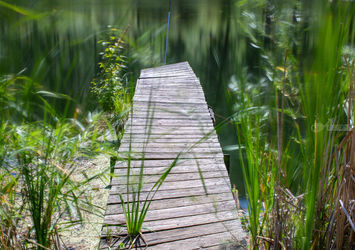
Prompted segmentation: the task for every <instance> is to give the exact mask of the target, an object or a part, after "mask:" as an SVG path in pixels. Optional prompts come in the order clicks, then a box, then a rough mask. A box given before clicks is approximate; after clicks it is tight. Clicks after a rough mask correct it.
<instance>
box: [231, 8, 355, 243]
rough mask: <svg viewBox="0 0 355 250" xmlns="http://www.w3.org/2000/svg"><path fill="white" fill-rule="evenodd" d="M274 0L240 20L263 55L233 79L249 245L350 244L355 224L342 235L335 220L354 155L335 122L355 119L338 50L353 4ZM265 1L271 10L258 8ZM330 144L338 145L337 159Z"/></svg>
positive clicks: (348, 75)
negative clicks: (311, 8) (255, 69)
mask: <svg viewBox="0 0 355 250" xmlns="http://www.w3.org/2000/svg"><path fill="white" fill-rule="evenodd" d="M239 4H242V3H241V2H239ZM243 4H245V5H247V4H248V3H247V2H244V3H243ZM274 4H275V5H274ZM274 4H272V3H271V2H265V3H264V4H261V5H259V6H258V7H256V8H255V6H253V7H250V8H249V9H251V10H252V11H253V12H249V13H247V14H245V15H244V17H243V18H244V20H239V21H240V22H241V23H243V24H244V26H243V27H244V28H245V33H246V34H247V35H248V36H250V40H251V41H252V44H251V46H252V47H253V48H255V49H256V50H257V51H258V54H259V55H260V57H261V58H262V60H261V62H260V75H259V76H257V77H255V74H254V78H253V79H249V77H248V76H249V74H248V72H247V71H248V69H245V71H246V72H245V71H242V72H240V73H239V76H238V80H235V79H234V80H233V81H232V82H231V89H232V90H233V92H234V94H235V96H236V98H235V99H236V106H235V108H236V110H237V111H238V112H237V113H236V115H235V119H236V121H237V123H236V126H237V130H238V139H239V144H240V145H239V147H238V148H239V155H240V156H239V158H240V160H241V164H242V166H243V174H244V181H245V185H246V190H247V197H248V208H249V211H248V212H249V230H250V233H251V236H252V242H251V247H252V248H257V247H260V244H262V245H263V247H270V246H271V245H272V246H273V247H274V248H280V247H286V248H297V249H301V248H302V249H310V248H320V249H322V248H329V247H330V246H331V245H337V246H338V247H339V246H344V245H346V244H349V242H350V241H351V240H350V238H349V237H348V236H349V235H350V234H351V233H352V232H350V231H351V230H349V231H347V232H348V233H347V234H346V235H344V232H345V231H346V229H345V227H346V226H345V225H346V223H345V221H344V220H340V221H337V222H334V218H335V217H334V216H335V214H334V213H335V212H334V211H338V209H339V208H338V205H337V204H338V201H339V199H340V197H341V195H340V194H342V193H343V192H344V191H343V190H342V188H341V185H340V183H339V182H341V181H340V180H341V176H342V175H344V174H345V172H343V170H341V168H342V166H341V165H342V163H341V162H346V161H347V162H348V163H347V164H352V163H351V162H350V161H349V159H350V158H348V157H349V156H348V153H346V152H348V151H347V150H350V149H349V148H348V149H346V148H345V147H344V144H343V143H344V142H343V141H347V142H348V143H350V141H351V140H350V139H349V134H348V133H347V134H346V133H344V131H339V130H336V129H335V130H334V129H332V128H334V127H332V126H333V125H334V124H337V123H341V122H343V121H345V120H348V122H347V124H348V125H346V126H347V127H351V126H350V125H349V124H350V123H351V122H350V120H351V116H350V115H349V114H350V113H351V111H346V112H345V111H344V110H346V107H350V106H351V105H353V104H352V103H351V101H350V100H351V96H352V94H351V93H352V89H353V87H352V85H353V78H352V70H353V69H352V67H353V64H352V65H351V66H350V63H349V62H347V56H346V57H345V60H342V58H343V57H344V51H347V50H344V48H348V47H346V44H347V43H348V41H349V37H348V36H349V34H351V23H352V18H351V17H352V16H353V11H354V9H353V7H350V6H349V5H348V4H346V3H334V4H330V3H328V4H327V5H325V6H322V8H321V9H318V10H317V14H318V17H317V18H314V16H312V15H311V14H312V13H313V12H311V13H307V12H306V11H305V9H304V8H307V7H308V6H307V4H300V3H291V5H290V4H285V5H286V6H283V4H281V3H274ZM292 4H293V5H292ZM315 6H316V4H315ZM260 11H263V12H264V13H266V18H265V20H257V19H255V18H254V17H255V16H258V15H256V14H255V13H257V12H260ZM299 20H301V21H299ZM248 23H249V24H250V23H253V25H249V26H246V25H245V24H248ZM309 30H311V31H312V33H311V34H309V33H307V32H308V31H309ZM302 35H303V36H310V37H311V38H312V39H310V40H307V39H302V38H303V37H302ZM307 38H308V37H307ZM309 41H311V42H309ZM308 53H309V54H308ZM350 54H351V53H350ZM252 81H254V82H258V84H257V85H255V84H254V83H252ZM270 90H273V92H271V91H270ZM349 90H350V92H349ZM347 97H348V99H347ZM349 98H350V99H349ZM344 103H346V104H347V106H344ZM351 109H352V108H349V110H351ZM346 115H347V117H346ZM326 124H328V125H329V126H327V125H326ZM353 139H354V138H353ZM347 145H350V144H347ZM334 150H339V156H338V157H336V159H335V158H334ZM351 150H352V149H351ZM341 157H343V158H342V159H341V160H340V158H341ZM346 159H347V160H346ZM351 167H353V166H352V165H351ZM344 171H345V170H344ZM352 185H353V184H352ZM336 193H339V195H338V197H335V195H334V194H336ZM350 196H351V197H354V195H353V193H351V194H349V193H348V194H347V195H345V197H350ZM342 199H348V198H344V197H343V198H342ZM261 203H262V204H263V207H262V206H261ZM349 206H350V205H349V203H348V209H350V208H349ZM338 213H339V214H341V213H342V212H341V211H338V212H336V214H338ZM332 218H333V219H332ZM338 218H341V217H338ZM335 225H336V226H335ZM335 228H336V229H335ZM269 239H272V241H273V243H271V242H270V241H269Z"/></svg>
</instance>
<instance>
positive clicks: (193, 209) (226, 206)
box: [104, 200, 237, 225]
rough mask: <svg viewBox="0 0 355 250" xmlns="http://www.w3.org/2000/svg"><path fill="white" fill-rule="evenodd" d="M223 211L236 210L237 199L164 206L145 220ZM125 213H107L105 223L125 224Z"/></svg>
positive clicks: (151, 211)
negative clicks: (171, 206) (183, 205)
mask: <svg viewBox="0 0 355 250" xmlns="http://www.w3.org/2000/svg"><path fill="white" fill-rule="evenodd" d="M222 211H235V212H237V211H236V207H235V201H233V200H229V201H220V202H216V203H205V204H194V205H190V206H185V207H173V208H164V207H163V206H161V207H160V209H157V210H149V211H148V213H147V215H146V218H145V222H150V221H157V220H167V219H172V218H179V217H187V216H194V215H202V214H209V213H218V212H222ZM124 223H125V216H124V214H122V213H120V214H113V215H106V216H105V220H104V224H109V225H111V224H118V225H121V224H124Z"/></svg>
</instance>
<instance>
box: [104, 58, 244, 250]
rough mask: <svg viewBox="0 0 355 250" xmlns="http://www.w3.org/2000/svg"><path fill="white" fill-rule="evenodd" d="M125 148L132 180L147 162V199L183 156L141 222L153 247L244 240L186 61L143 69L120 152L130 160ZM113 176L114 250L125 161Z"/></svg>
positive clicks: (108, 237)
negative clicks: (171, 166)
mask: <svg viewBox="0 0 355 250" xmlns="http://www.w3.org/2000/svg"><path fill="white" fill-rule="evenodd" d="M128 151H129V152H130V158H131V167H132V170H131V172H132V175H137V174H138V173H139V169H140V166H141V164H142V159H143V158H144V186H143V189H142V194H141V195H142V198H144V197H146V195H147V193H148V191H149V190H150V188H151V187H152V185H153V184H154V183H155V182H156V181H157V180H158V178H159V176H160V175H159V174H161V173H163V172H164V170H166V169H167V167H169V165H170V164H171V163H172V162H173V161H174V159H175V158H176V157H177V156H178V154H180V156H179V160H178V163H177V165H176V166H175V167H174V168H173V169H172V171H171V173H170V174H169V175H168V177H167V179H166V180H165V182H164V183H163V185H162V186H161V188H160V189H159V191H158V192H157V193H156V195H155V196H154V198H153V201H152V203H151V205H150V209H149V211H148V213H147V216H146V219H145V221H144V223H143V236H144V239H145V240H146V242H147V243H148V246H149V247H148V249H199V248H208V249H209V248H211V249H220V248H222V249H225V248H224V247H225V245H226V244H232V245H233V244H234V245H235V246H238V245H240V242H241V241H242V240H243V239H245V233H244V231H243V230H242V228H241V223H240V220H239V219H238V217H237V211H236V206H235V201H234V199H233V196H232V193H231V186H230V181H229V177H228V173H227V171H226V167H225V165H224V161H223V153H222V150H221V147H220V144H219V142H218V138H217V134H216V132H215V131H214V127H213V123H212V120H211V117H210V114H209V111H208V106H207V103H206V100H205V97H204V93H203V90H202V87H201V84H200V82H199V80H198V78H197V77H196V76H195V74H194V72H193V71H192V69H191V67H190V66H189V64H188V63H187V62H183V63H177V64H172V65H166V66H161V67H158V68H150V69H144V70H142V71H141V75H140V78H139V79H138V82H137V86H136V91H135V95H134V98H133V108H132V112H131V114H130V118H129V119H128V121H127V122H126V126H125V134H124V136H123V138H122V141H121V147H120V149H119V154H120V156H121V157H122V158H123V159H125V158H127V156H126V154H127V152H128ZM114 172H115V177H114V178H113V180H112V183H111V185H112V187H111V191H110V195H109V198H108V202H107V210H106V215H105V219H104V226H103V229H102V235H101V243H100V249H109V247H110V248H113V249H115V248H117V246H118V245H119V243H120V241H122V239H123V238H124V235H125V233H126V231H125V228H124V227H122V225H124V224H125V217H124V214H123V213H122V205H121V202H120V197H119V193H121V194H122V195H123V197H125V196H126V195H127V194H126V193H127V189H126V185H125V179H126V174H127V161H124V160H123V161H120V162H118V163H117V164H116V166H115V170H114ZM201 177H202V178H201ZM128 192H129V191H128ZM120 236H121V238H119V237H120ZM112 237H114V238H115V237H116V238H117V237H118V238H117V239H118V240H115V239H114V238H112ZM233 249H235V248H233Z"/></svg>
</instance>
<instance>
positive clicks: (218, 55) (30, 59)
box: [0, 0, 257, 195]
mask: <svg viewBox="0 0 355 250" xmlns="http://www.w3.org/2000/svg"><path fill="white" fill-rule="evenodd" d="M11 3H16V5H17V7H20V8H13V9H9V8H4V7H0V21H1V23H0V32H1V34H2V35H1V37H0V73H1V74H3V73H6V74H7V73H17V72H20V71H22V70H25V71H24V74H27V75H30V76H31V77H32V78H33V79H34V80H35V81H38V82H40V83H41V84H42V85H44V86H45V88H47V89H48V90H52V91H58V92H62V93H67V94H70V95H72V96H75V99H76V104H75V105H74V106H75V107H72V109H75V108H77V107H79V108H81V109H85V107H87V99H86V97H87V94H88V88H89V83H90V80H91V79H92V78H93V77H94V75H95V72H96V69H97V67H96V65H97V63H98V61H99V60H100V58H99V56H98V54H99V47H98V46H97V41H98V40H99V39H100V37H101V36H102V34H103V33H104V32H105V31H106V30H107V28H108V27H110V26H111V27H118V28H121V29H124V28H125V27H127V25H129V31H128V38H129V39H128V44H129V46H130V47H132V48H134V50H132V51H134V53H132V54H131V55H130V56H131V57H130V61H129V63H128V66H129V70H130V71H132V72H134V75H135V77H137V76H138V72H139V70H140V69H141V68H144V67H152V66H158V65H161V64H163V59H164V45H165V37H166V24H167V18H168V6H169V1H168V0H154V1H153V0H151V1H148V0H145V1H143V0H141V1H139V0H126V1H123V0H117V1H114V0H100V1H99V0H96V1H94V0H76V1H72V0H61V1H44V0H37V1H34V0H32V1H30V0H26V1H25V0H23V1H12V2H11ZM246 11H247V10H246V9H242V8H240V7H238V5H237V3H236V1H233V0H214V1H212V0H194V1H191V0H172V12H171V25H170V31H169V40H168V54H167V62H168V63H175V62H181V61H188V62H189V63H190V65H191V67H192V68H193V70H194V71H195V73H196V75H197V76H198V77H199V78H200V81H201V83H202V85H203V89H204V91H205V95H206V99H207V102H208V104H209V105H210V106H211V107H212V108H213V110H214V112H215V115H216V118H217V123H218V122H220V121H222V120H223V119H224V118H225V117H228V116H230V115H231V114H233V112H234V110H233V95H232V94H231V93H230V91H229V90H228V85H229V84H230V82H231V79H232V77H233V76H235V75H237V74H238V73H239V72H240V71H241V70H242V69H243V67H244V66H246V65H253V64H254V62H256V61H257V59H256V58H255V56H254V53H253V51H254V50H255V48H253V47H252V46H250V45H249V43H250V41H249V40H248V38H247V37H246V35H245V27H244V26H243V25H253V24H252V23H248V24H242V23H240V22H239V21H238V20H239V17H240V15H242V14H243V13H244V14H245V13H246ZM58 105H59V104H58ZM218 136H219V139H220V142H221V145H222V147H225V146H227V145H235V144H237V136H236V131H235V128H234V125H233V123H227V125H225V126H224V127H223V128H222V129H221V130H219V131H218ZM225 153H228V154H230V155H231V165H230V177H231V181H232V183H234V184H236V186H237V188H238V189H239V190H240V194H241V195H242V194H244V191H243V190H244V188H243V184H242V172H241V168H240V166H239V163H238V160H237V157H236V155H237V152H236V151H232V152H225Z"/></svg>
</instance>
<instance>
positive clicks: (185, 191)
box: [107, 184, 232, 204]
mask: <svg viewBox="0 0 355 250" xmlns="http://www.w3.org/2000/svg"><path fill="white" fill-rule="evenodd" d="M205 188H206V189H205ZM227 192H228V193H229V194H230V195H232V193H231V189H230V187H229V186H227V185H224V184H222V185H212V186H211V185H209V186H205V187H204V186H203V185H201V186H199V187H192V188H180V189H175V190H159V191H158V192H156V194H155V195H154V197H152V194H150V196H149V197H152V198H151V199H152V200H153V201H155V200H164V199H175V198H184V197H190V198H193V197H196V196H202V195H207V196H210V195H219V194H223V193H227ZM148 195H149V192H147V191H143V192H142V193H141V200H145V199H146V198H147V196H148ZM231 197H232V196H231ZM123 200H124V202H127V201H132V195H130V194H128V195H127V192H126V193H124V194H123ZM107 203H108V204H117V203H121V199H120V197H119V194H118V193H117V192H116V191H115V190H111V192H110V196H109V198H108V201H107Z"/></svg>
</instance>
